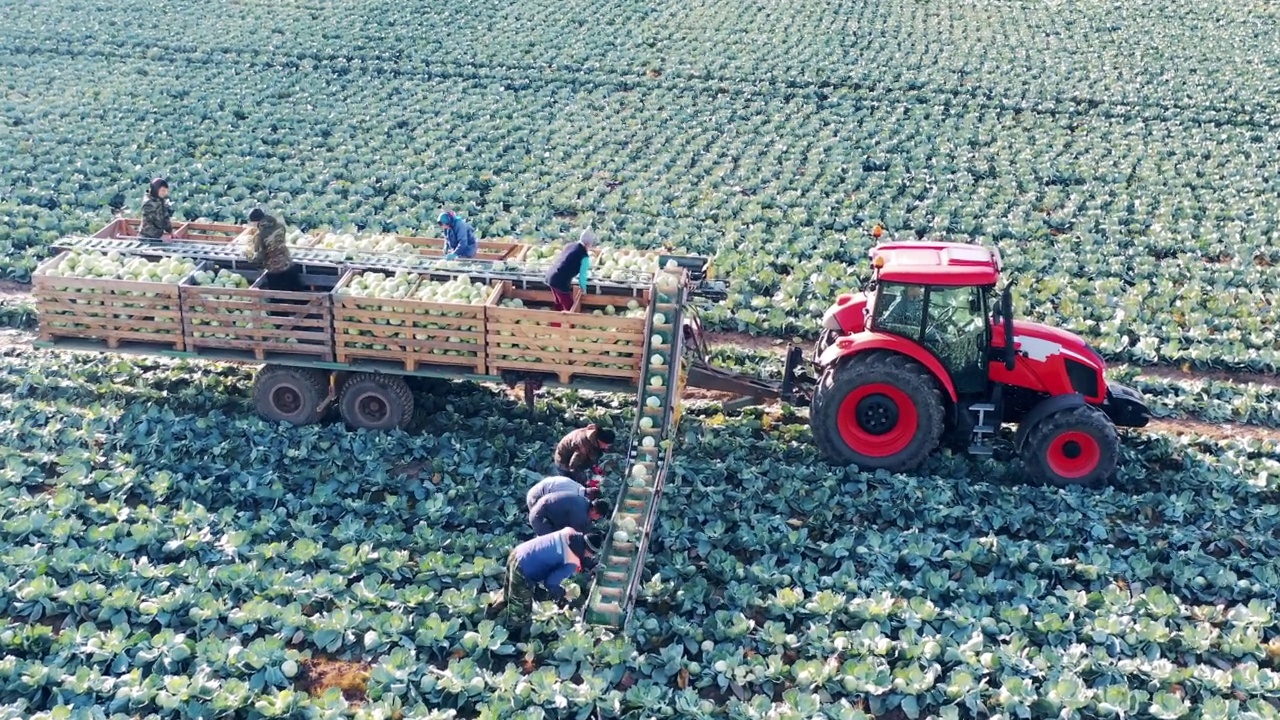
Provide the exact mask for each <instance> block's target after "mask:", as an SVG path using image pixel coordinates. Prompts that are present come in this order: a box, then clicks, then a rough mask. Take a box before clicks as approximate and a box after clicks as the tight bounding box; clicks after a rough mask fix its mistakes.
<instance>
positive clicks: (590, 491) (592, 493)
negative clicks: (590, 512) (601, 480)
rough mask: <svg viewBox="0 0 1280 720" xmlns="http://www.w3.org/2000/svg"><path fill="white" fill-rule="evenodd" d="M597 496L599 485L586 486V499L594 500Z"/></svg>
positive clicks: (598, 495) (598, 494)
mask: <svg viewBox="0 0 1280 720" xmlns="http://www.w3.org/2000/svg"><path fill="white" fill-rule="evenodd" d="M598 497H600V486H599V485H592V486H591V487H589V488H587V499H588V500H595V499H596V498H598Z"/></svg>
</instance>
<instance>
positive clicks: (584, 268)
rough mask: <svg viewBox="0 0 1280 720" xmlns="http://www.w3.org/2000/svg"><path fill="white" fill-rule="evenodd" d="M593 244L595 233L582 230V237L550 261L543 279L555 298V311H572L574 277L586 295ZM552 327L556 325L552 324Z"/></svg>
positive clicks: (565, 247) (594, 242)
mask: <svg viewBox="0 0 1280 720" xmlns="http://www.w3.org/2000/svg"><path fill="white" fill-rule="evenodd" d="M595 244H596V235H595V233H593V232H591V231H590V230H583V231H582V237H580V238H578V241H577V242H572V243H569V244H568V245H565V246H564V249H563V250H561V251H560V254H559V255H557V256H556V259H555V260H553V261H551V267H549V268H547V273H546V275H545V276H544V277H543V279H544V280H546V281H547V286H548V287H550V288H551V294H552V295H554V296H555V301H556V310H561V311H569V310H572V309H573V286H572V283H573V279H574V278H575V277H576V278H577V279H578V287H580V288H582V294H584V295H585V294H586V293H587V277H588V276H589V275H590V273H591V248H593V247H595ZM552 327H556V325H554V324H553V325H552Z"/></svg>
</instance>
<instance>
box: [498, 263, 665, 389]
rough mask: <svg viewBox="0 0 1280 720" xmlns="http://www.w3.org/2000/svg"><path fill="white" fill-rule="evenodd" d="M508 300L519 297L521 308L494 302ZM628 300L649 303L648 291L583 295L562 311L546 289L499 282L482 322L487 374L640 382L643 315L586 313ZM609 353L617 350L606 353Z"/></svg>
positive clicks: (566, 380)
mask: <svg viewBox="0 0 1280 720" xmlns="http://www.w3.org/2000/svg"><path fill="white" fill-rule="evenodd" d="M506 299H519V300H521V301H523V302H524V305H525V307H523V308H509V307H501V306H500V305H498V303H499V302H501V301H502V300H506ZM630 300H635V301H637V302H638V303H639V304H640V306H641V307H644V308H647V307H648V306H649V301H650V298H649V293H648V291H647V290H646V291H645V292H644V294H643V295H641V296H639V297H634V298H632V297H624V296H611V295H587V296H585V297H582V298H580V299H579V300H578V302H577V303H576V305H575V307H574V311H573V312H569V313H563V312H557V311H556V310H554V309H552V308H553V307H554V299H553V296H552V294H551V292H550V291H549V290H528V289H520V288H516V287H514V286H513V285H512V284H511V283H510V282H509V281H504V282H502V283H500V285H499V293H498V294H497V295H496V296H495V297H494V298H493V303H494V305H493V306H492V307H490V308H489V309H488V321H487V322H486V323H485V343H486V346H487V352H488V356H489V374H491V375H500V374H501V373H502V372H503V371H507V370H513V371H521V372H539V373H547V374H550V375H554V376H555V377H556V379H557V380H558V381H559V382H561V383H566V384H567V383H569V382H570V381H571V380H572V379H573V378H574V377H595V378H609V379H618V378H626V379H629V380H633V381H637V382H638V381H639V379H640V372H641V369H642V367H643V363H642V361H643V355H644V345H645V324H646V322H647V320H646V318H643V317H640V318H627V317H621V316H620V315H600V316H597V315H592V314H590V313H591V312H592V311H593V310H595V309H603V308H604V307H605V306H608V305H613V306H615V307H620V308H622V309H625V308H626V306H627V302H628V301H630ZM504 333H509V334H504ZM504 346H510V347H504ZM610 352H614V353H620V355H619V356H613V355H609V354H608V353H610Z"/></svg>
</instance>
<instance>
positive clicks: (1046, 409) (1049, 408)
mask: <svg viewBox="0 0 1280 720" xmlns="http://www.w3.org/2000/svg"><path fill="white" fill-rule="evenodd" d="M1081 405H1088V403H1087V402H1085V400H1084V396H1083V395H1081V394H1080V393H1068V394H1066V395H1054V396H1053V397H1050V398H1045V399H1044V400H1041V401H1040V403H1039V404H1037V405H1036V406H1035V407H1033V408H1031V411H1030V412H1028V413H1027V414H1026V415H1025V416H1024V417H1023V418H1022V421H1021V422H1019V423H1018V433H1017V435H1015V436H1014V439H1013V446H1014V448H1015V449H1016V450H1017V451H1018V452H1022V445H1023V443H1025V442H1026V441H1027V435H1030V434H1031V431H1032V430H1033V429H1034V428H1035V426H1036V425H1039V424H1040V421H1041V420H1044V419H1045V418H1047V417H1049V416H1050V415H1052V414H1054V413H1056V412H1058V411H1060V410H1067V409H1070V408H1074V407H1080V406H1081Z"/></svg>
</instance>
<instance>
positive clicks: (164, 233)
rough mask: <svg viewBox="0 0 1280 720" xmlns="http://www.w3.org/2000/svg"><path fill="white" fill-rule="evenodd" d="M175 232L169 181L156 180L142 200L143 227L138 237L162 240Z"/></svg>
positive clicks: (152, 182) (139, 230)
mask: <svg viewBox="0 0 1280 720" xmlns="http://www.w3.org/2000/svg"><path fill="white" fill-rule="evenodd" d="M172 232H173V206H172V205H171V204H169V181H168V180H165V179H164V178H156V179H154V180H152V181H151V185H150V186H149V187H148V188H147V195H146V197H145V198H143V200H142V227H140V228H139V229H138V236H139V237H141V238H143V239H145V240H160V239H163V238H167V237H169V234H170V233H172Z"/></svg>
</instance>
